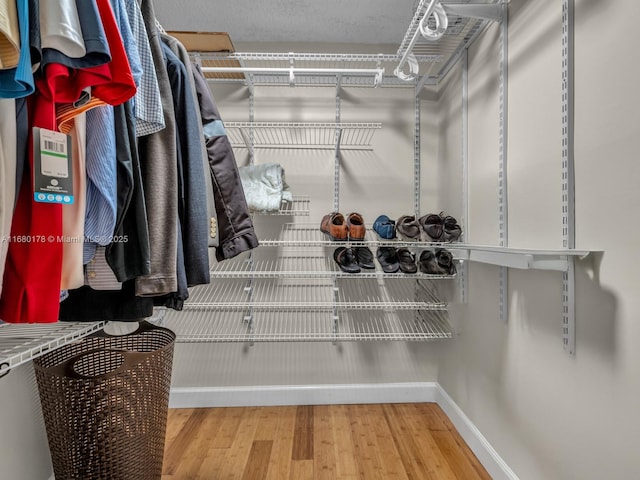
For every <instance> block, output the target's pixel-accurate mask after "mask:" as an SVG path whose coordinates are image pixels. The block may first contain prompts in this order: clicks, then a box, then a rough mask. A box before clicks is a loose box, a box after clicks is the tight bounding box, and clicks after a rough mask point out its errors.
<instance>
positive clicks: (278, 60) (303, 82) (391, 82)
mask: <svg viewBox="0 0 640 480" xmlns="http://www.w3.org/2000/svg"><path fill="white" fill-rule="evenodd" d="M190 54H191V56H192V58H193V59H194V61H196V62H197V63H199V64H200V66H201V67H202V70H203V73H204V75H205V77H206V78H207V80H208V81H210V82H225V83H228V82H232V83H233V82H241V83H244V84H247V85H248V86H250V87H252V86H254V85H273V86H275V85H284V86H287V85H288V86H293V85H300V86H336V85H342V86H354V87H376V86H383V87H393V86H399V87H406V86H408V84H407V83H406V82H403V81H401V80H399V79H398V78H397V77H395V76H394V75H392V72H393V68H394V66H395V65H396V64H397V63H398V60H399V57H398V55H394V54H339V53H294V52H288V53H272V52H235V53H222V52H218V53H215V52H214V53H212V52H190ZM418 59H419V61H420V62H421V63H438V62H442V61H443V57H442V56H441V55H421V56H419V57H418Z"/></svg>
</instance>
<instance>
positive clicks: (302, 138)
mask: <svg viewBox="0 0 640 480" xmlns="http://www.w3.org/2000/svg"><path fill="white" fill-rule="evenodd" d="M381 128H382V124H380V123H295V122H227V123H225V129H226V131H227V135H228V137H229V141H230V142H231V145H232V146H234V147H248V146H249V145H251V144H252V142H251V141H250V138H253V148H305V149H319V148H320V149H321V148H325V149H332V150H333V149H335V148H336V144H337V141H338V139H339V140H340V147H341V148H344V147H347V148H349V147H350V148H354V149H355V148H358V149H370V148H371V140H372V138H373V135H374V133H375V132H376V130H379V129H381ZM251 136H252V137H251Z"/></svg>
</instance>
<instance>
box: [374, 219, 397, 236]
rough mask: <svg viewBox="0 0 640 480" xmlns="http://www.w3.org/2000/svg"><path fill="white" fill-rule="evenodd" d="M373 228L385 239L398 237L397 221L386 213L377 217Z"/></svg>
mask: <svg viewBox="0 0 640 480" xmlns="http://www.w3.org/2000/svg"><path fill="white" fill-rule="evenodd" d="M373 230H374V231H375V232H376V233H377V234H378V236H379V237H380V238H383V239H385V240H391V239H392V238H396V222H395V221H394V220H391V219H390V218H389V217H387V216H386V215H380V216H379V217H378V218H376V221H375V222H373Z"/></svg>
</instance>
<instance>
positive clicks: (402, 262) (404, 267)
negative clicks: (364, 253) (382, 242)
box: [376, 247, 418, 273]
mask: <svg viewBox="0 0 640 480" xmlns="http://www.w3.org/2000/svg"><path fill="white" fill-rule="evenodd" d="M376 257H378V263H380V266H381V267H382V271H383V272H384V273H396V272H397V271H398V270H400V271H401V272H402V273H416V272H417V271H418V266H417V265H416V257H415V255H414V254H413V253H411V251H410V250H409V249H408V248H404V247H402V248H395V247H378V250H377V251H376Z"/></svg>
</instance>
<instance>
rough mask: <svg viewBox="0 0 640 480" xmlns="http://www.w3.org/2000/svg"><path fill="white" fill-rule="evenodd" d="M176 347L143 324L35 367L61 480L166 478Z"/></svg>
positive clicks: (90, 340)
mask: <svg viewBox="0 0 640 480" xmlns="http://www.w3.org/2000/svg"><path fill="white" fill-rule="evenodd" d="M174 342H175V334H174V333H173V332H172V331H171V330H168V329H166V328H161V327H157V326H154V325H152V324H150V323H148V322H141V323H140V327H139V328H138V330H136V331H135V332H133V333H130V334H127V335H122V336H112V335H108V334H107V333H105V332H98V333H96V334H93V335H91V336H89V337H86V338H84V339H82V340H81V341H78V342H75V343H72V344H70V345H66V346H64V347H61V348H58V349H56V350H53V351H51V352H49V353H47V354H45V355H43V356H41V357H39V358H37V359H36V360H34V368H35V373H36V379H37V382H38V390H39V393H40V402H41V404H42V413H43V416H44V422H45V427H46V430H47V438H48V441H49V449H50V450H51V460H52V463H53V470H54V474H55V478H56V479H60V480H100V479H109V480H147V479H149V480H151V479H153V480H158V479H160V478H161V475H162V459H163V453H164V441H165V433H166V432H165V430H166V424H167V410H168V406H169V389H170V384H171V368H172V362H173V346H174Z"/></svg>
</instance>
